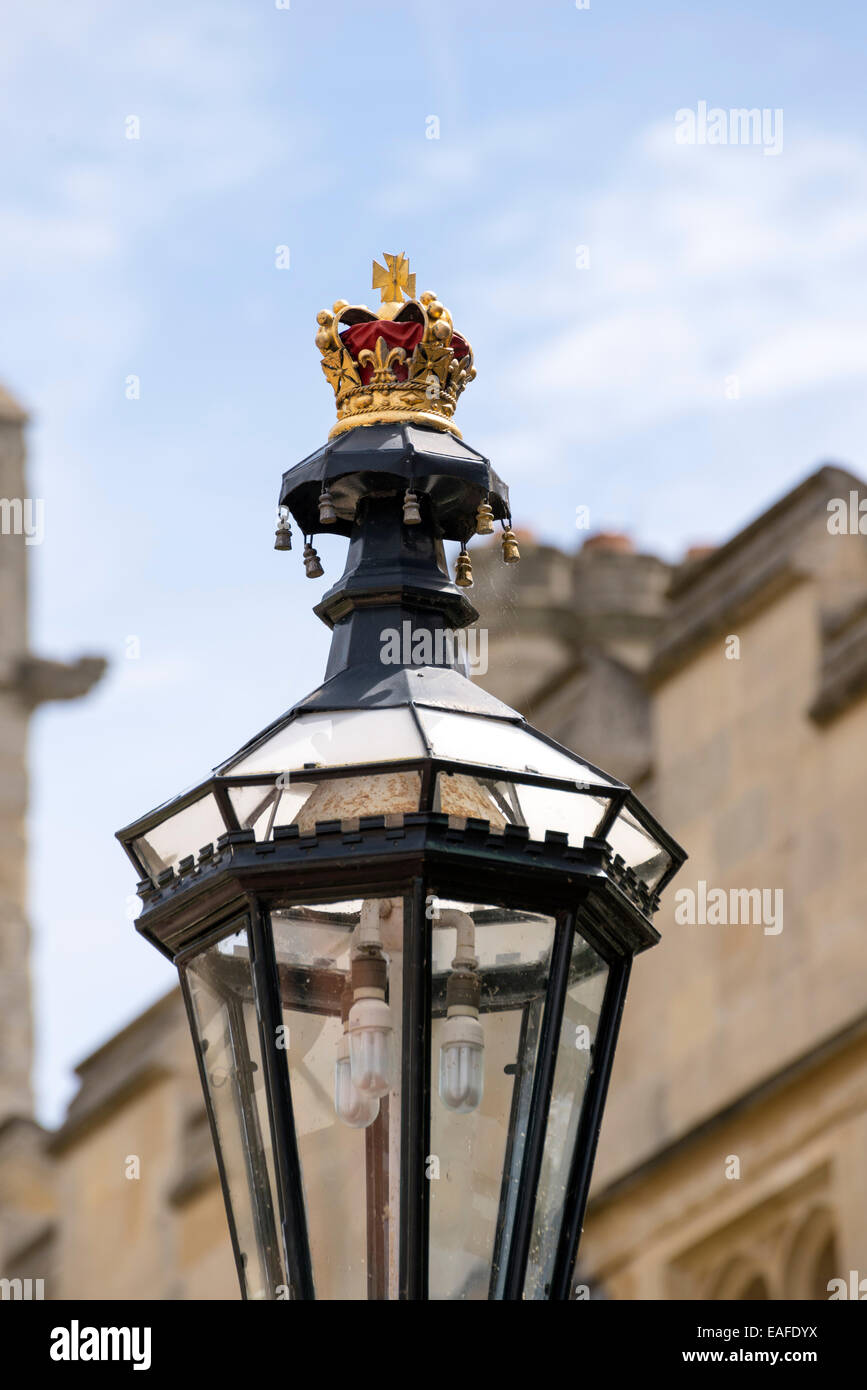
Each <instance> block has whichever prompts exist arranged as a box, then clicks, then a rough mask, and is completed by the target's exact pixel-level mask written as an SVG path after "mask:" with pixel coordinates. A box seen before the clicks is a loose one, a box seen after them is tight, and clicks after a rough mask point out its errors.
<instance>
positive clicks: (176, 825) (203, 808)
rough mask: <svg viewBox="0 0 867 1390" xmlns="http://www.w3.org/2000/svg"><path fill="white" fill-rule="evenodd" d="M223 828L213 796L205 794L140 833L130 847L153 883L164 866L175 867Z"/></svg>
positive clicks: (211, 839) (217, 834) (167, 867)
mask: <svg viewBox="0 0 867 1390" xmlns="http://www.w3.org/2000/svg"><path fill="white" fill-rule="evenodd" d="M225 829H226V825H225V822H224V821H223V817H222V816H221V815H220V810H219V807H218V806H217V802H216V799H215V798H214V796H213V795H212V794H210V793H208V795H206V796H202V797H200V798H199V800H198V801H194V802H193V803H192V804H191V805H189V806H185V807H184V808H183V810H181V811H176V812H175V814H174V815H173V816H169V818H168V819H167V820H164V821H162V822H161V823H160V824H159V825H156V826H154V828H153V830H148V831H147V833H146V834H144V835H140V836H139V838H138V839H137V840H134V841H133V845H132V848H133V851H134V853H135V854H136V855H137V857H138V859H139V861H140V862H141V863H142V864H143V866H144V868H145V869H146V871H147V873H148V874H149V875H150V877H151V878H152V879H153V881H154V883H155V882H156V880H157V878H158V876H159V875H160V874H161V873H162V872H163V871H164V870H165V869H176V868H177V866H178V863H179V862H180V860H181V859H183V857H184V856H185V855H187V854H195V852H196V850H198V849H201V848H202V846H203V845H207V844H211V843H212V842H213V841H214V840H216V839H217V837H218V836H219V835H222V834H223V831H224V830H225Z"/></svg>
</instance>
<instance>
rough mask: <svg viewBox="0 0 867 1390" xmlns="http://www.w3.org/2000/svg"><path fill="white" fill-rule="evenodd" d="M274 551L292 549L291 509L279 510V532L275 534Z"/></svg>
mask: <svg viewBox="0 0 867 1390" xmlns="http://www.w3.org/2000/svg"><path fill="white" fill-rule="evenodd" d="M274 549H275V550H291V549H292V528H291V526H290V525H289V508H288V507H278V508H277V530H276V531H275V532H274Z"/></svg>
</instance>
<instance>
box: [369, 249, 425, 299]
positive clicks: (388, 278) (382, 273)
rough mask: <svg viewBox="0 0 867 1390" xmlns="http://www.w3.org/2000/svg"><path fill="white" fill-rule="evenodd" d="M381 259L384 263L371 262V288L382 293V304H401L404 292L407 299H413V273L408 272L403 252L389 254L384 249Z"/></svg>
mask: <svg viewBox="0 0 867 1390" xmlns="http://www.w3.org/2000/svg"><path fill="white" fill-rule="evenodd" d="M383 259H384V260H385V265H380V264H379V261H374V262H373V288H374V289H375V290H379V291H380V293H381V294H382V302H383V304H395V303H397V304H401V303H402V302H403V294H404V293H405V294H406V297H407V299H415V274H412V275H410V273H409V258H408V257H407V256H405V255H404V254H403V252H401V254H400V255H399V256H390V255H389V254H388V252H387V251H386V252H384V253H383ZM386 266H387V267H388V269H386Z"/></svg>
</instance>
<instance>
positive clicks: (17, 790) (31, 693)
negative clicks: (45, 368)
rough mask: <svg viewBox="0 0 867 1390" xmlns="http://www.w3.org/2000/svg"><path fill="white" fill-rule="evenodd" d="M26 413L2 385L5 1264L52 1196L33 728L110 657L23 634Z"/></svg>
mask: <svg viewBox="0 0 867 1390" xmlns="http://www.w3.org/2000/svg"><path fill="white" fill-rule="evenodd" d="M26 425H27V414H26V412H25V411H24V410H23V409H22V408H21V406H20V405H19V404H18V402H17V401H16V400H15V399H14V398H13V397H12V396H11V395H10V394H9V392H8V391H6V390H4V388H3V387H2V386H0V1264H2V1262H3V1254H4V1251H5V1250H12V1251H14V1250H15V1247H16V1245H19V1246H20V1244H21V1243H22V1242H25V1243H26V1242H27V1240H28V1239H29V1238H30V1236H31V1234H32V1230H33V1222H32V1220H31V1217H30V1211H29V1208H30V1206H31V1205H35V1207H36V1209H37V1210H39V1209H40V1208H45V1209H47V1207H48V1206H49V1205H50V1197H49V1195H48V1194H49V1192H50V1187H51V1184H50V1182H49V1181H47V1173H46V1171H45V1164H44V1162H43V1158H42V1144H43V1137H44V1136H43V1135H42V1133H41V1131H40V1130H39V1128H38V1126H36V1125H35V1124H34V1121H33V1118H32V1116H33V1094H32V1090H31V1082H30V1072H31V1065H32V1058H33V1025H32V1016H31V997H30V927H29V924H28V921H27V828H26V817H27V731H28V725H29V722H30V716H31V714H32V713H33V711H34V710H35V709H36V708H37V706H39V705H40V704H42V703H43V702H44V701H46V700H73V699H76V698H77V697H78V696H80V695H84V694H86V693H87V691H88V690H90V689H91V687H92V686H93V685H94V684H95V683H96V682H97V681H98V680H99V678H100V676H101V675H102V672H103V670H104V669H105V662H104V661H102V660H101V659H99V658H96V657H82V658H81V659H80V660H79V661H77V662H74V663H73V664H71V665H70V664H66V663H64V662H59V661H49V660H46V659H45V658H44V657H39V656H35V655H34V654H33V653H32V652H31V651H30V649H29V644H28V636H27V612H28V608H27V569H28V557H29V552H30V550H31V547H32V546H33V545H39V544H40V543H41V542H42V540H43V539H44V525H45V519H44V509H43V503H42V502H41V501H40V500H38V499H35V498H32V497H30V496H29V494H28V488H27V471H26V445H25V429H26Z"/></svg>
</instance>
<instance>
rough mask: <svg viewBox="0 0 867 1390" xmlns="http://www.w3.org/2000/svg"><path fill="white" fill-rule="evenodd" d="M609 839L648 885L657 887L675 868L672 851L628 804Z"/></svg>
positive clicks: (626, 862)
mask: <svg viewBox="0 0 867 1390" xmlns="http://www.w3.org/2000/svg"><path fill="white" fill-rule="evenodd" d="M607 839H608V843H609V844H610V846H611V848H612V850H613V852H614V853H615V854H619V855H620V857H621V859H622V860H623V862H624V863H625V864H627V865H628V867H629V868H630V869H633V870H634V872H635V873H636V874H637V875H638V877H639V878H640V879H641V880H642V882H643V883H645V884H646V885H647V887H648V888H655V887H656V885H657V883H659V880H660V879H661V878H662V876H663V874H664V873H666V872H667V871H668V869H670V868H671V864H672V859H671V855H670V854H669V853H668V851H667V850H664V849H663V848H662V846H661V845H660V844H659V843H658V841H657V840H655V839H654V838H653V836H652V835H651V833H650V831H649V830H647V829H645V827H644V826H643V825H641V824H640V823H639V821H638V820H637V819H636V817H635V816H634V815H633V814H632V812H631V811H630V810H629V809H628V808H626V807H625V808H624V809H623V810H622V811H621V812H620V815H619V816H618V817H617V819H616V821H615V822H614V824H613V825H612V827H611V829H610V830H609V832H608V835H607Z"/></svg>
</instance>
